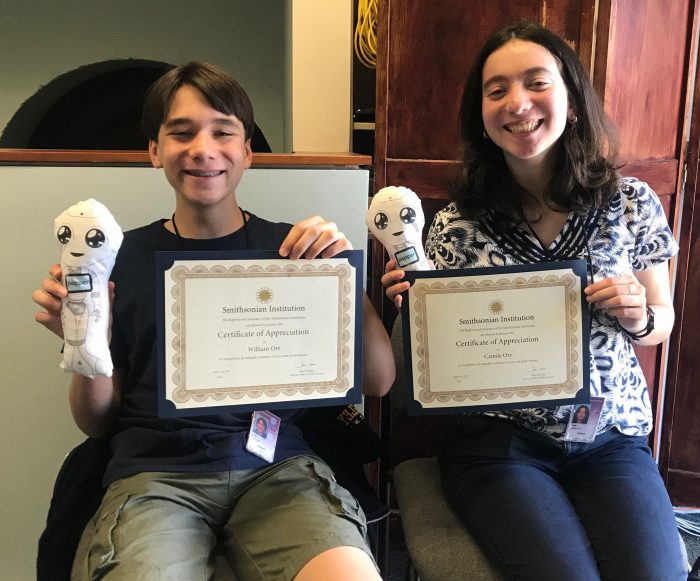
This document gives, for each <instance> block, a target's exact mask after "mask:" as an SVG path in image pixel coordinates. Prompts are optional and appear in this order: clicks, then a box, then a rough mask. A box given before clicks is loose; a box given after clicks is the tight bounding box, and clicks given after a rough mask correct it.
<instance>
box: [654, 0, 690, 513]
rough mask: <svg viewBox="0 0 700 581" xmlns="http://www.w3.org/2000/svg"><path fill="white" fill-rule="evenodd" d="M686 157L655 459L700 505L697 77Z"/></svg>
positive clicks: (681, 496)
mask: <svg viewBox="0 0 700 581" xmlns="http://www.w3.org/2000/svg"><path fill="white" fill-rule="evenodd" d="M693 10H694V12H695V20H694V26H693V27H692V30H694V31H695V35H696V36H697V34H698V14H697V12H698V3H697V2H696V3H695V6H694V8H693ZM695 43H697V38H695V39H694V42H693V43H692V44H695ZM696 70H697V69H696ZM687 160H688V163H687V179H686V184H685V192H684V195H683V196H682V197H681V198H680V199H679V203H678V204H677V205H678V206H679V209H680V217H681V219H680V220H679V222H680V227H679V234H680V236H679V241H680V252H679V254H678V259H677V262H676V278H675V293H674V306H675V310H676V324H675V326H674V329H673V333H672V334H671V339H670V341H669V347H668V354H669V355H668V371H667V381H666V390H665V398H664V399H665V402H664V405H663V414H662V417H661V429H660V430H659V433H660V438H659V440H660V446H659V454H658V459H659V468H660V470H661V474H662V476H663V477H664V480H665V481H666V486H667V488H668V491H669V494H670V496H671V500H672V501H673V503H674V504H675V505H690V506H700V422H699V421H698V418H700V389H699V388H698V377H700V357H698V354H697V345H698V344H700V326H699V325H698V321H700V301H698V298H697V297H698V296H699V295H700V252H699V251H698V249H699V248H700V205H698V204H697V203H696V202H697V200H698V197H699V196H700V175H699V174H700V77H696V79H695V87H694V94H693V107H692V117H691V122H690V134H689V139H688V154H687Z"/></svg>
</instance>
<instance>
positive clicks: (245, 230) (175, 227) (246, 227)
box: [170, 207, 248, 250]
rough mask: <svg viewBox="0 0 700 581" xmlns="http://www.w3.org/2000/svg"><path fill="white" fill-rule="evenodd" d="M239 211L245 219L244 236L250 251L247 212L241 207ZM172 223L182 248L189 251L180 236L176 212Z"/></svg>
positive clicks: (171, 219) (172, 217)
mask: <svg viewBox="0 0 700 581" xmlns="http://www.w3.org/2000/svg"><path fill="white" fill-rule="evenodd" d="M238 211H239V212H240V213H241V218H243V235H244V236H245V250H248V221H247V220H246V218H245V212H244V211H243V210H242V209H241V208H240V207H239V208H238ZM170 221H171V222H172V223H173V230H175V235H176V236H177V239H178V240H179V241H180V246H181V247H182V249H183V250H187V248H186V247H185V239H184V238H183V237H182V236H180V231H179V230H178V229H177V223H176V222H175V212H173V215H172V216H171V217H170Z"/></svg>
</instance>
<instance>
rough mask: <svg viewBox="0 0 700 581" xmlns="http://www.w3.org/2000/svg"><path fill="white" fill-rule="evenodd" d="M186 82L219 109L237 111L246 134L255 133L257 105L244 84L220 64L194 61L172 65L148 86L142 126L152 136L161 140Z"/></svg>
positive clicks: (155, 139) (248, 135)
mask: <svg viewBox="0 0 700 581" xmlns="http://www.w3.org/2000/svg"><path fill="white" fill-rule="evenodd" d="M183 85H190V86H192V87H194V88H195V89H197V90H198V91H199V92H200V93H201V94H202V95H203V97H204V98H205V99H206V100H207V102H208V103H209V104H210V105H211V106H212V107H213V108H214V109H216V110H217V111H219V112H221V113H224V114H225V115H235V116H236V117H237V118H238V119H239V120H240V121H241V123H243V128H244V129H245V138H246V139H250V138H252V137H253V132H254V130H255V123H254V121H253V105H252V104H251V102H250V98H249V97H248V94H247V93H246V92H245V90H244V89H243V87H241V86H240V85H239V84H238V83H237V82H236V81H235V80H234V79H233V77H231V76H230V75H229V74H228V73H227V72H226V71H224V70H223V69H222V68H220V67H217V66H216V65H212V64H209V63H200V62H191V63H188V64H186V65H181V66H179V67H174V68H172V69H170V70H169V71H168V72H167V73H165V74H164V75H163V76H162V77H160V78H159V79H158V80H157V81H156V82H155V83H153V85H151V87H150V88H149V89H148V92H147V93H146V98H145V101H144V104H143V112H142V114H141V128H142V129H143V131H144V133H145V134H146V137H147V138H148V139H151V140H153V141H157V140H158V131H159V130H160V126H161V124H162V123H163V121H165V118H166V116H167V115H168V111H169V110H170V105H171V104H172V101H173V98H174V97H175V93H176V92H177V90H178V89H179V88H180V87H182V86H183Z"/></svg>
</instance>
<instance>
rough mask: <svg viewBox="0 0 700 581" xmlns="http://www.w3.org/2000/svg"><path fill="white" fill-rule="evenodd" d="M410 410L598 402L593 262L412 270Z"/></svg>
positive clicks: (406, 322) (407, 321) (407, 312)
mask: <svg viewBox="0 0 700 581" xmlns="http://www.w3.org/2000/svg"><path fill="white" fill-rule="evenodd" d="M406 278H407V280H410V281H411V282H412V283H413V284H412V285H411V287H410V289H409V291H408V300H404V305H403V317H404V319H403V331H404V350H405V360H406V363H407V369H406V376H407V378H408V381H407V383H408V389H409V398H408V402H409V405H408V409H409V412H410V413H437V412H456V411H487V410H494V409H508V408H528V407H539V406H553V405H568V404H573V403H577V402H587V401H588V400H589V335H590V329H589V326H588V325H589V313H588V304H587V302H586V300H585V297H584V294H583V288H584V287H585V286H586V262H585V261H583V260H572V261H562V262H549V263H538V264H534V265H526V266H522V265H519V266H513V267H493V268H478V269H465V270H447V271H429V272H425V271H422V272H407V273H406Z"/></svg>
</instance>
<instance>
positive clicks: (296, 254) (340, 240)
mask: <svg viewBox="0 0 700 581" xmlns="http://www.w3.org/2000/svg"><path fill="white" fill-rule="evenodd" d="M343 250H352V244H350V241H349V240H348V239H347V238H346V237H345V234H343V233H342V232H340V231H339V230H338V226H336V224H335V223H334V222H327V221H326V220H324V219H323V218H321V217H320V216H312V217H310V218H306V219H305V220H302V221H301V222H297V223H296V224H295V225H294V226H293V227H292V229H291V230H290V231H289V234H287V237H286V238H285V239H284V241H283V242H282V245H281V246H280V256H287V257H289V258H292V259H296V258H302V257H303V258H308V259H311V258H317V257H319V256H320V257H321V258H331V257H333V256H335V255H336V254H338V253H339V252H342V251H343Z"/></svg>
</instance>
